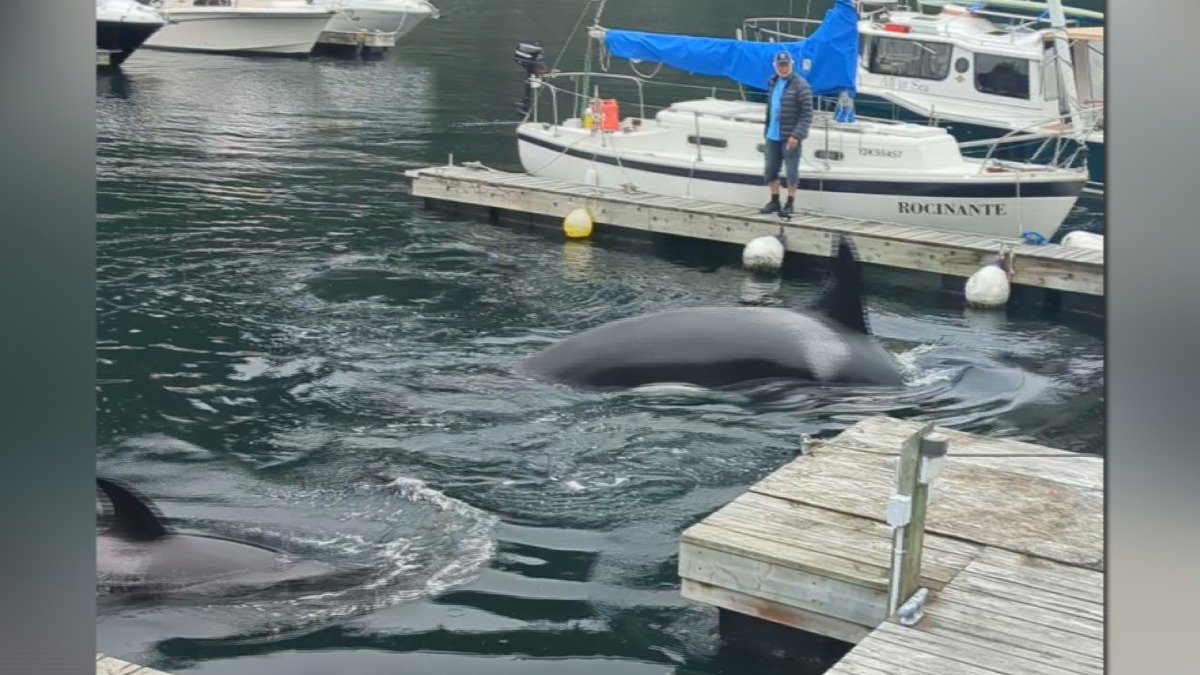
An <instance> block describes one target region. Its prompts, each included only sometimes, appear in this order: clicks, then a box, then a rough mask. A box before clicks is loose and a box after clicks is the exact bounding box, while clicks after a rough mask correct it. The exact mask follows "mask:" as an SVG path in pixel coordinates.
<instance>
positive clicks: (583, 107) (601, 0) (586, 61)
mask: <svg viewBox="0 0 1200 675" xmlns="http://www.w3.org/2000/svg"><path fill="white" fill-rule="evenodd" d="M592 2H595V3H598V6H597V7H596V17H595V18H594V19H592V26H591V28H589V29H588V37H589V38H597V39H599V38H601V37H603V36H604V32H603V29H602V28H600V15H601V14H603V13H604V4H605V3H606V2H608V0H592ZM591 74H592V41H591V40H590V39H589V40H588V41H587V51H585V52H584V54H583V81H582V83H581V84H582V87H581V88H580V90H581V91H582V92H583V96H581V97H580V99H579V117H580V118H582V117H583V116H584V115H585V114H586V113H587V108H588V106H589V105H591V101H590V100H589V98H588V85H589V84H590V81H589V80H590V79H591V78H590V75H591Z"/></svg>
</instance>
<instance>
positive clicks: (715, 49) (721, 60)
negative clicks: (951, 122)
mask: <svg viewBox="0 0 1200 675" xmlns="http://www.w3.org/2000/svg"><path fill="white" fill-rule="evenodd" d="M604 40H605V44H606V45H607V47H608V50H609V51H610V52H612V54H613V55H614V56H617V57H620V58H623V59H639V60H642V61H649V62H651V63H662V64H665V65H668V66H671V67H672V68H676V69H679V70H683V71H686V72H689V73H694V74H696V75H711V76H716V77H726V78H729V79H731V80H734V81H736V82H740V83H741V84H742V85H744V86H747V87H753V88H755V89H759V90H766V88H767V81H768V80H769V79H770V78H771V76H772V75H774V73H775V65H774V56H775V54H776V53H777V52H780V51H785V50H786V51H788V52H790V53H791V55H792V58H793V59H795V61H796V66H795V67H796V72H797V73H799V74H800V75H802V76H803V77H804V78H805V79H806V80H808V83H809V85H810V86H812V90H813V94H814V95H817V96H826V95H835V94H839V93H841V92H846V93H847V94H848V95H849V96H851V97H853V96H854V94H855V81H856V79H857V70H858V13H857V12H856V11H855V9H854V3H853V2H851V0H837V2H836V3H835V4H834V6H833V7H831V8H830V9H829V11H828V12H826V13H825V20H824V21H823V22H822V23H821V26H820V27H819V28H818V29H817V30H816V31H814V32H813V34H812V35H811V36H809V37H808V38H806V39H802V40H798V41H795V42H749V41H745V40H736V39H732V38H709V37H694V36H688V35H669V34H666V33H641V32H637V31H629V30H616V29H611V28H610V29H608V30H606V31H605V38H604ZM805 66H807V67H805Z"/></svg>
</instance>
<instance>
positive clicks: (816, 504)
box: [679, 417, 1104, 675]
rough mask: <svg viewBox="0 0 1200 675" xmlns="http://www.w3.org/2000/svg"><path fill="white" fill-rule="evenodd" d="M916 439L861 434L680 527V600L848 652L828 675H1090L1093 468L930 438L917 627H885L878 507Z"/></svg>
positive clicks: (1057, 455) (1096, 631)
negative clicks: (935, 445) (846, 647)
mask: <svg viewBox="0 0 1200 675" xmlns="http://www.w3.org/2000/svg"><path fill="white" fill-rule="evenodd" d="M924 426H925V425H922V424H918V423H915V422H910V421H903V420H897V419H893V418H889V417H876V418H871V419H868V420H865V421H863V422H860V423H859V424H856V425H855V426H853V427H851V428H850V429H848V430H846V431H845V432H843V433H842V434H840V435H839V436H837V437H836V438H833V439H831V440H828V441H824V442H818V443H816V444H814V445H815V447H814V448H813V449H812V450H811V451H810V452H808V453H806V454H804V455H803V456H801V457H799V458H798V459H796V460H795V461H793V462H791V463H790V464H788V465H786V466H784V467H783V468H781V469H780V470H778V471H777V472H775V473H774V474H772V475H770V476H768V477H767V478H765V479H764V480H762V481H760V482H759V483H757V484H756V485H754V486H753V487H752V488H751V489H750V491H749V492H748V493H746V494H744V495H742V496H741V497H739V498H737V499H735V500H734V501H733V502H731V503H730V504H728V505H726V506H725V507H723V508H722V509H720V510H718V511H717V512H715V513H713V514H712V515H711V516H709V517H708V518H705V519H704V520H703V521H701V522H699V523H697V524H695V525H693V526H692V527H690V528H689V529H687V530H686V531H685V532H684V533H683V535H682V540H681V543H680V557H679V574H680V576H681V577H682V593H683V595H684V596H685V597H687V598H689V599H691V600H694V601H696V602H701V603H705V604H708V605H712V606H715V607H718V608H721V609H723V610H727V611H731V612H735V613H738V614H743V615H749V616H753V617H757V618H759V619H764V620H767V621H772V622H775V623H778V624H783V625H785V626H790V627H793V628H797V629H801V630H804V631H807V632H810V633H816V634H819V635H823V636H826V637H830V638H834V639H837V640H841V641H843V642H848V643H853V644H854V645H855V646H854V648H853V649H851V650H850V652H849V653H848V654H847V655H846V656H845V657H843V658H842V659H841V660H840V661H839V662H838V663H837V664H835V666H834V667H833V668H832V669H831V670H830V671H828V672H829V673H830V675H919V674H920V675H940V674H942V673H961V674H963V675H1010V674H1011V675H1041V674H1046V675H1089V674H1091V673H1097V674H1099V673H1102V672H1104V642H1103V640H1104V510H1103V509H1104V463H1103V459H1102V458H1101V457H1099V456H1096V455H1086V454H1081V453H1072V452H1066V451H1061V450H1054V449H1050V448H1045V447H1041V446H1037V445H1032V444H1028V443H1020V442H1014V441H998V440H990V439H986V438H981V437H977V436H973V435H970V434H965V433H960V432H955V431H952V430H948V429H943V428H940V427H939V428H935V431H936V432H937V433H939V434H942V435H943V436H944V437H946V438H947V439H948V448H949V449H948V453H947V455H946V459H945V466H944V467H943V468H942V469H941V471H940V473H939V474H938V476H937V477H936V478H935V480H934V481H933V482H932V484H931V485H930V488H929V505H928V508H927V510H926V511H925V527H924V532H925V535H924V543H923V554H922V555H920V561H921V563H920V564H921V567H920V575H919V584H920V586H921V587H923V588H925V589H928V596H927V599H926V601H925V605H924V608H923V612H924V613H923V616H922V617H921V618H920V620H919V621H918V622H917V623H916V624H915V625H911V626H906V625H903V624H902V623H901V622H900V621H899V620H898V618H897V616H898V615H897V614H889V606H888V590H889V579H890V578H891V576H890V575H891V572H890V570H891V566H892V555H893V550H892V542H893V538H892V529H891V528H890V527H889V525H888V524H887V516H886V513H887V508H888V500H889V498H891V496H892V493H893V492H894V489H895V482H896V476H897V469H896V465H897V458H898V456H899V453H900V448H901V447H902V446H903V445H904V443H905V442H906V440H907V439H910V438H912V437H913V436H914V434H917V433H918V432H919V431H921V430H922V427H924ZM901 601H903V598H902V599H901Z"/></svg>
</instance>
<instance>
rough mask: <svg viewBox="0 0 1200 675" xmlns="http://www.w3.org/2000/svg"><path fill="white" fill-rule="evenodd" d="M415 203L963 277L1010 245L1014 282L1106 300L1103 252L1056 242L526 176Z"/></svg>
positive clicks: (485, 173)
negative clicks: (846, 248) (784, 215)
mask: <svg viewBox="0 0 1200 675" xmlns="http://www.w3.org/2000/svg"><path fill="white" fill-rule="evenodd" d="M407 174H408V175H409V176H412V177H413V178H414V181H413V188H412V193H413V195H415V196H417V197H425V198H430V199H440V200H447V201H458V202H462V203H469V204H475V205H481V206H491V207H495V208H502V209H507V210H512V211H517V212H522V213H534V214H540V215H548V216H556V217H563V216H565V215H566V214H567V212H569V211H570V210H571V209H572V208H575V207H577V206H579V205H581V204H582V203H583V202H585V201H586V202H587V205H588V208H589V210H590V211H591V212H592V215H593V218H594V219H595V221H596V222H597V223H603V224H609V225H614V226H618V227H626V228H632V229H637V230H647V231H653V232H662V233H664V234H671V235H677V236H681V237H691V238H699V239H708V240H712V241H721V242H725V243H731V244H745V243H746V242H748V241H749V240H750V239H753V238H755V237H759V236H767V235H771V234H775V233H777V232H778V231H779V227H780V223H781V222H783V225H784V229H785V231H786V232H787V233H788V237H787V248H788V250H789V251H792V252H795V253H802V254H807V255H818V256H828V255H829V254H830V251H831V246H830V245H829V244H830V237H831V236H833V235H835V234H848V235H851V236H854V237H855V238H856V243H857V244H858V250H859V255H860V257H861V259H862V260H863V261H864V262H867V263H873V264H879V265H884V266H890V267H898V268H903V269H914V270H920V271H924V272H932V273H936V274H944V275H949V276H955V277H961V278H966V277H969V276H970V275H972V274H974V273H975V272H976V271H977V270H978V269H979V268H980V267H981V266H982V265H984V264H986V263H988V262H991V261H992V260H993V259H994V258H995V256H996V254H997V253H998V252H1000V251H1001V250H1003V249H1005V248H1006V247H1008V248H1010V249H1011V251H1012V254H1013V257H1012V263H1013V268H1012V281H1013V283H1015V284H1023V285H1028V286H1035V287H1040V288H1046V289H1052V290H1061V291H1067V292H1071V293H1079V294H1083V295H1092V296H1103V295H1104V252H1103V251H1093V250H1090V249H1077V250H1071V249H1069V248H1068V247H1064V246H1061V245H1059V244H1045V245H1040V246H1031V245H1026V244H1023V243H1021V240H1019V239H1016V238H1001V237H988V236H982V235H973V234H969V233H957V232H949V231H946V230H937V229H930V228H918V227H911V226H900V225H895V224H890V223H879V222H873V221H860V220H854V219H850V218H842V217H838V216H831V215H827V214H826V215H821V214H810V213H805V214H802V215H800V216H799V217H797V218H793V219H792V220H791V221H790V222H784V221H780V220H779V219H778V218H776V217H774V216H767V217H765V216H762V215H759V214H756V213H754V210H753V209H746V210H744V211H737V210H731V209H729V208H728V207H729V206H730V205H728V204H722V203H720V202H713V201H707V200H699V199H692V198H688V197H675V196H668V195H653V194H651V193H641V192H629V191H626V190H623V189H610V188H605V189H603V190H601V189H599V188H594V187H591V186H586V185H582V184H576V183H569V182H563V181H558V182H553V183H533V182H530V181H524V182H519V181H517V179H516V178H514V177H522V176H525V177H527V178H531V177H528V176H526V175H525V174H517V173H509V172H500V171H494V170H486V169H480V168H468V167H455V166H439V167H431V168H428V169H420V170H416V171H409V172H407Z"/></svg>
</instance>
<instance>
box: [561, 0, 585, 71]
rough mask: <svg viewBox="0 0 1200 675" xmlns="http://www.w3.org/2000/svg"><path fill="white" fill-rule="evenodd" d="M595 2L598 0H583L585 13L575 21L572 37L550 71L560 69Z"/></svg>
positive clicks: (568, 39) (580, 14)
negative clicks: (560, 63) (584, 18)
mask: <svg viewBox="0 0 1200 675" xmlns="http://www.w3.org/2000/svg"><path fill="white" fill-rule="evenodd" d="M595 1H596V0H583V11H582V12H580V13H579V18H578V19H576V20H575V27H574V28H572V29H571V34H570V37H568V38H567V42H566V44H564V45H563V47H562V49H561V50H560V51H559V52H558V58H556V59H554V63H553V64H551V66H550V70H555V69H557V68H558V64H559V62H560V61H562V57H563V56H565V55H566V53H567V47H570V46H571V43H572V42H574V41H575V35H576V34H577V33H578V32H579V26H581V25H582V24H583V17H585V16H587V13H588V8H590V7H591V6H592V3H593V2H595Z"/></svg>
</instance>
